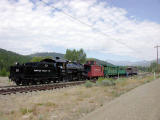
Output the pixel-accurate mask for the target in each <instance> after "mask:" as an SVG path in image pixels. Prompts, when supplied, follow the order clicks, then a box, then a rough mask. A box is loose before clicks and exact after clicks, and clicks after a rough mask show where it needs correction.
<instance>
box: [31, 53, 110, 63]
mask: <svg viewBox="0 0 160 120" xmlns="http://www.w3.org/2000/svg"><path fill="white" fill-rule="evenodd" d="M30 56H32V57H48V56H51V57H53V58H55V57H60V58H64V54H61V53H55V52H43V53H35V54H31V55H30ZM87 60H95V61H96V63H97V64H99V65H105V64H109V65H111V63H108V62H106V61H103V60H99V59H96V58H87Z"/></svg>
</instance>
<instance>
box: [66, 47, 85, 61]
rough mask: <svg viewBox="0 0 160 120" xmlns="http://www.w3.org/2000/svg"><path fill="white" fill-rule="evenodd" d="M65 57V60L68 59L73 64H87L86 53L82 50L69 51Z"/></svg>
mask: <svg viewBox="0 0 160 120" xmlns="http://www.w3.org/2000/svg"><path fill="white" fill-rule="evenodd" d="M64 57H65V59H68V60H70V61H72V62H73V61H78V62H80V63H85V61H86V53H85V52H84V50H83V49H82V48H81V49H80V50H76V49H73V50H70V49H67V50H66V54H65V56H64Z"/></svg>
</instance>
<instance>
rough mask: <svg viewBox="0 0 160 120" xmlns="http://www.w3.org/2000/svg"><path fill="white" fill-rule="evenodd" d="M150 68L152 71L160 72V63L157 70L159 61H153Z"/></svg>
mask: <svg viewBox="0 0 160 120" xmlns="http://www.w3.org/2000/svg"><path fill="white" fill-rule="evenodd" d="M149 70H150V71H151V72H160V65H158V70H157V63H156V62H153V63H151V65H150V67H149Z"/></svg>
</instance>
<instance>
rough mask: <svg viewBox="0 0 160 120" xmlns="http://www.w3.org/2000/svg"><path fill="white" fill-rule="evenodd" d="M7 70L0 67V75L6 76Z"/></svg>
mask: <svg viewBox="0 0 160 120" xmlns="http://www.w3.org/2000/svg"><path fill="white" fill-rule="evenodd" d="M7 75H8V72H7V71H6V69H5V68H2V70H1V71H0V76H7Z"/></svg>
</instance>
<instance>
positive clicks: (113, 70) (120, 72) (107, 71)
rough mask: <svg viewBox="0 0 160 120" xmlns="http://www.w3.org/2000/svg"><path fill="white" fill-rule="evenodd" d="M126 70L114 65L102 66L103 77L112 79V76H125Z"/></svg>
mask: <svg viewBox="0 0 160 120" xmlns="http://www.w3.org/2000/svg"><path fill="white" fill-rule="evenodd" d="M125 75H126V69H125V68H124V67H120V66H114V65H104V76H105V77H114V76H125Z"/></svg>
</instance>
